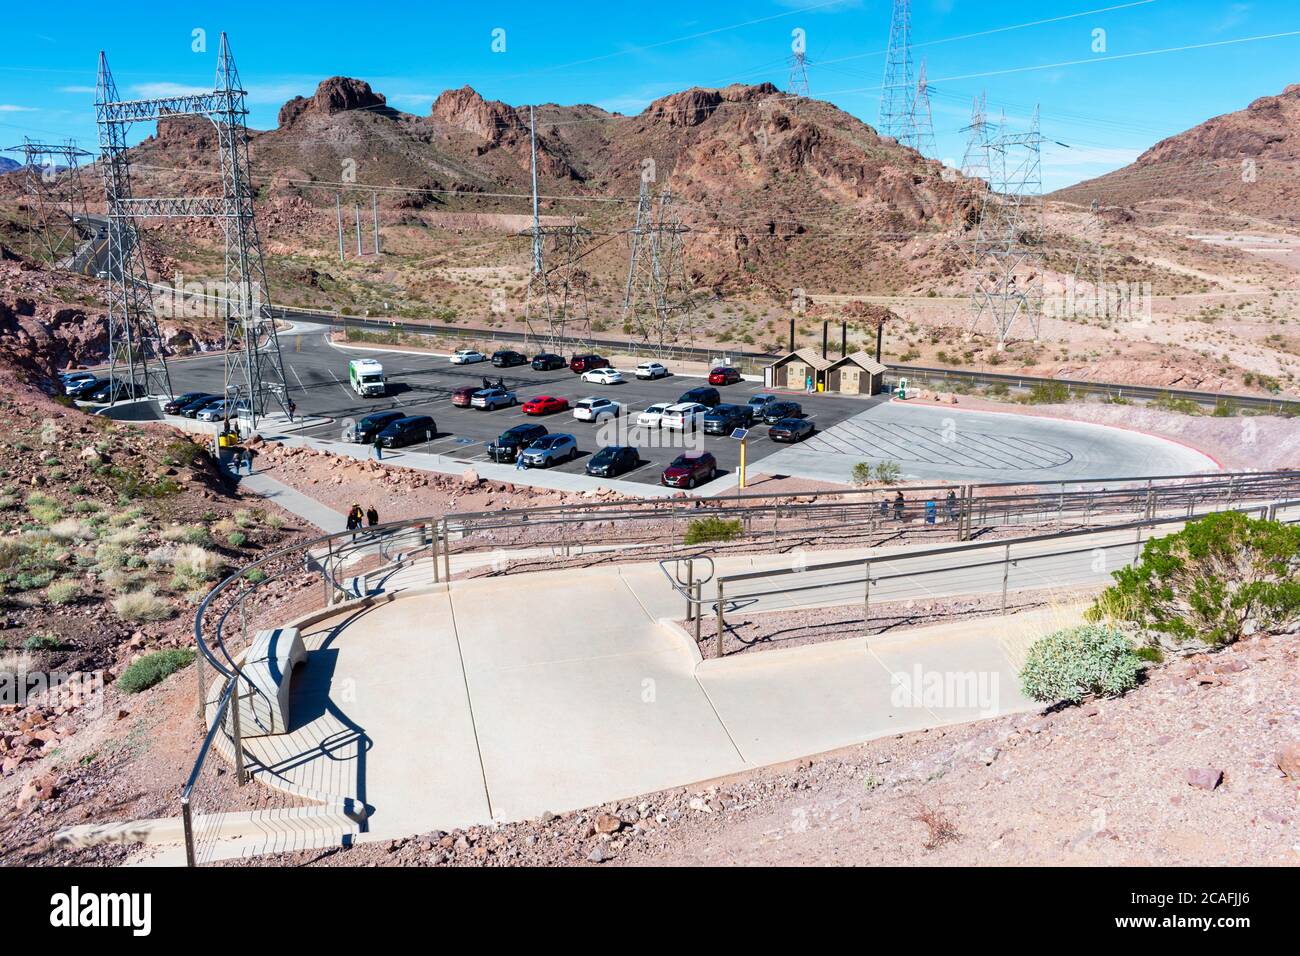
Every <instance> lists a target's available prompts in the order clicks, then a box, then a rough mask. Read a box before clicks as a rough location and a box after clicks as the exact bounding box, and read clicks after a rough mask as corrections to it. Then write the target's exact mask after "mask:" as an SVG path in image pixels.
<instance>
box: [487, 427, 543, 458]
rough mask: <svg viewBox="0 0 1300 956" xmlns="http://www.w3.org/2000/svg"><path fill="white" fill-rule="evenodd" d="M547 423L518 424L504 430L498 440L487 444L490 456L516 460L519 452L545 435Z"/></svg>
mask: <svg viewBox="0 0 1300 956" xmlns="http://www.w3.org/2000/svg"><path fill="white" fill-rule="evenodd" d="M546 433H547V432H546V426H545V425H516V426H515V427H514V428H508V429H506V430H505V431H503V432H502V433H501V434H500V435H499V436H498V437H497V440H496V441H494V442H493V443H492V444H490V445H488V446H487V453H488V457H489V458H491V459H492V460H493V461H501V462H507V461H514V460H515V459H516V458H518V457H519V452H520V451H521V450H522V449H524V448H527V447H528V446H529V445H531V444H532V443H533V442H535V441H537V439H539V438H541V437H542V436H543V435H545V434H546Z"/></svg>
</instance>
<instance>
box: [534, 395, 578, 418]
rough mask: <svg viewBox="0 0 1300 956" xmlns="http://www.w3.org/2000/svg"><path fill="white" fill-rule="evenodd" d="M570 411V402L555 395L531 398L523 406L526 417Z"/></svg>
mask: <svg viewBox="0 0 1300 956" xmlns="http://www.w3.org/2000/svg"><path fill="white" fill-rule="evenodd" d="M568 410H569V400H568V399H567V398H556V397H555V396H554V395H538V396H537V397H536V398H530V399H529V400H528V401H526V402H524V405H523V411H524V414H525V415H554V414H555V413H556V412H567V411H568Z"/></svg>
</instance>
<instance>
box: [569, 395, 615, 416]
mask: <svg viewBox="0 0 1300 956" xmlns="http://www.w3.org/2000/svg"><path fill="white" fill-rule="evenodd" d="M622 414H623V406H622V405H620V404H619V403H618V402H611V401H610V400H609V399H608V398H584V399H583V400H582V401H580V402H578V403H577V404H576V405H574V406H573V417H574V418H576V419H577V420H578V421H580V422H595V421H599V420H600V419H602V418H617V417H618V416H619V415H622Z"/></svg>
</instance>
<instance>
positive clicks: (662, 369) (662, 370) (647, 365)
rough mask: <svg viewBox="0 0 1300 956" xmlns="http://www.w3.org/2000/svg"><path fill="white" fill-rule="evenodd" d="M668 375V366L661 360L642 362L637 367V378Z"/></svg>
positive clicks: (653, 377)
mask: <svg viewBox="0 0 1300 956" xmlns="http://www.w3.org/2000/svg"><path fill="white" fill-rule="evenodd" d="M667 375H668V368H667V367H666V366H665V365H663V364H662V363H661V362H642V363H641V364H640V365H638V366H637V367H636V377H637V378H648V379H655V378H665V377H666V376H667Z"/></svg>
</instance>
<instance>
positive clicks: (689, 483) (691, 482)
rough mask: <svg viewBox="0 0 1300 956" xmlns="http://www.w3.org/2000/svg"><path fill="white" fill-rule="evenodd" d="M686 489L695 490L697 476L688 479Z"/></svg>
mask: <svg viewBox="0 0 1300 956" xmlns="http://www.w3.org/2000/svg"><path fill="white" fill-rule="evenodd" d="M686 487H687V488H694V487H695V476H694V475H691V477H689V478H687V479H686Z"/></svg>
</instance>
